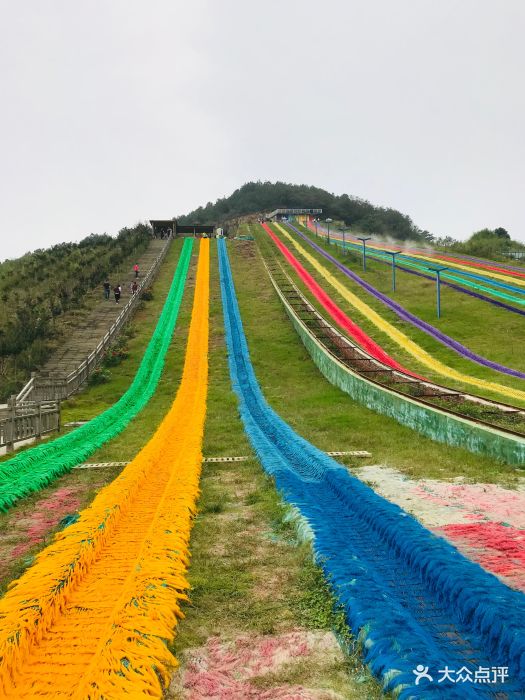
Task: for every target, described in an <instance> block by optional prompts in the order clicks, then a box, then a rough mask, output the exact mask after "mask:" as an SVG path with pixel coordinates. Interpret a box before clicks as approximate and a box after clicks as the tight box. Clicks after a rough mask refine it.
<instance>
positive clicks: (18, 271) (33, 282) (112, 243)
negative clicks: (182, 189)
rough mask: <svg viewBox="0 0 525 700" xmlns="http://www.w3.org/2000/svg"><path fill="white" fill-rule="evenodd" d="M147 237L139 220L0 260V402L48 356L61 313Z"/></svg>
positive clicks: (79, 300)
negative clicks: (114, 234) (115, 229)
mask: <svg viewBox="0 0 525 700" xmlns="http://www.w3.org/2000/svg"><path fill="white" fill-rule="evenodd" d="M150 239H151V233H150V229H149V228H148V227H147V226H146V225H144V224H139V225H137V226H135V227H134V228H124V229H122V230H121V231H120V233H119V234H118V236H117V237H115V238H112V237H111V236H108V235H105V234H104V235H91V236H88V237H87V238H85V239H84V240H82V241H80V243H60V244H59V245H55V246H53V247H52V248H48V249H42V250H36V251H34V252H33V253H28V254H27V255H24V256H23V257H21V258H17V259H15V260H6V261H5V262H3V263H2V264H0V299H1V300H2V304H1V306H0V401H1V400H5V398H6V397H7V396H9V395H10V394H11V393H13V392H16V391H17V390H18V389H19V388H20V386H21V385H22V383H23V382H24V381H25V380H26V379H27V376H28V374H29V373H30V372H31V371H32V370H34V369H35V368H36V367H37V366H38V365H41V364H42V363H43V362H44V361H45V360H46V359H47V357H48V356H49V353H50V351H51V348H52V347H53V345H54V343H55V342H56V341H57V339H58V338H60V336H61V325H62V324H61V320H62V317H63V315H64V314H67V313H68V312H69V313H71V312H74V311H75V310H77V309H80V308H82V307H84V306H85V304H86V294H87V293H88V292H89V291H90V290H92V289H94V288H95V287H97V286H98V285H100V284H101V282H102V281H103V279H104V278H105V276H106V275H107V274H108V273H110V272H115V271H118V269H119V267H120V266H121V265H122V263H123V262H124V261H125V260H127V259H128V258H129V257H130V256H138V255H140V254H141V253H142V252H143V251H144V250H145V249H146V248H147V246H148V244H149V241H150Z"/></svg>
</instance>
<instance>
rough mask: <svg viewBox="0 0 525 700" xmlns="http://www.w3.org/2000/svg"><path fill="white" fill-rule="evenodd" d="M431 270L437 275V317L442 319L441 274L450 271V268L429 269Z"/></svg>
mask: <svg viewBox="0 0 525 700" xmlns="http://www.w3.org/2000/svg"><path fill="white" fill-rule="evenodd" d="M428 269H429V270H432V272H435V273H436V304H437V317H438V318H441V273H442V272H443V271H444V270H448V269H449V268H448V267H429V268H428Z"/></svg>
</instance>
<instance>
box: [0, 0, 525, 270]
mask: <svg viewBox="0 0 525 700" xmlns="http://www.w3.org/2000/svg"><path fill="white" fill-rule="evenodd" d="M0 8H1V16H0V27H1V29H0V32H1V40H0V66H1V67H0V88H1V93H0V94H1V105H2V106H1V108H0V215H1V216H0V239H1V245H0V260H2V259H4V258H6V257H15V256H18V255H21V254H23V253H24V252H26V251H28V250H31V249H34V248H38V247H45V246H48V245H51V244H53V243H57V242H60V241H70V240H78V239H80V238H82V237H84V236H86V235H88V234H89V233H91V232H95V233H102V232H108V233H111V234H114V233H116V232H117V231H118V230H119V229H120V228H122V227H123V226H126V225H133V224H135V223H136V222H137V221H139V220H145V219H149V218H163V217H172V216H175V215H177V214H182V213H185V212H188V211H190V210H191V209H193V208H195V207H197V206H199V205H201V204H206V202H208V201H210V200H212V201H214V200H215V199H217V198H218V197H221V196H225V195H229V194H230V193H231V192H232V191H233V190H234V189H236V188H237V187H239V186H241V185H242V184H243V183H244V182H246V181H248V180H258V179H260V180H277V179H278V180H285V181H289V182H295V183H307V184H311V185H317V186H320V187H324V188H326V189H328V190H329V191H331V192H335V193H338V194H340V193H343V192H346V193H348V194H350V195H356V196H359V197H362V198H365V199H368V200H370V201H371V202H373V203H374V204H380V205H384V206H392V207H395V208H397V209H399V210H401V211H403V212H405V213H407V214H409V215H410V216H411V217H412V218H413V220H414V221H415V223H416V224H417V225H418V226H420V227H422V228H424V229H428V230H429V231H431V232H432V233H434V234H436V235H452V236H454V237H457V238H465V237H467V236H468V235H470V234H471V233H472V232H473V231H475V230H477V229H479V228H483V227H485V226H488V227H491V228H494V227H497V226H503V227H505V228H506V229H508V230H509V232H510V233H511V235H512V236H513V237H514V238H517V239H519V240H522V241H525V206H524V203H523V190H524V184H525V177H524V175H525V136H524V133H525V91H524V87H523V85H524V73H525V41H524V39H523V37H524V35H525V2H524V1H523V0H493V1H491V0H395V1H394V0H366V1H365V0H323V1H322V2H321V1H319V0H316V1H315V2H314V1H313V0H264V1H262V2H261V1H258V2H254V1H250V0H191V2H189V1H188V0H184V1H182V0H147V1H146V0H89V1H88V2H81V1H80V0H76V1H75V0H24V1H23V2H14V1H13V0H0ZM315 204H316V202H312V205H313V206H315Z"/></svg>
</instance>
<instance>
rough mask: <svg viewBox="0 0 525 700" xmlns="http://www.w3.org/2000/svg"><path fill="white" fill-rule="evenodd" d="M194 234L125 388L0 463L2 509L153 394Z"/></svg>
mask: <svg viewBox="0 0 525 700" xmlns="http://www.w3.org/2000/svg"><path fill="white" fill-rule="evenodd" d="M192 249H193V239H190V238H188V239H186V240H185V241H184V245H183V247H182V251H181V254H180V258H179V262H178V265H177V269H176V271H175V275H174V277H173V282H172V284H171V288H170V290H169V292H168V297H167V299H166V302H165V304H164V308H163V310H162V313H161V315H160V318H159V321H158V323H157V327H156V328H155V331H154V332H153V335H152V337H151V340H150V342H149V344H148V347H147V348H146V351H145V353H144V357H143V358H142V361H141V363H140V366H139V368H138V370H137V373H136V375H135V378H134V379H133V382H132V383H131V386H130V387H129V389H128V390H127V391H126V392H125V393H124V394H123V395H122V396H121V398H120V399H119V400H118V401H117V402H116V403H115V404H114V405H113V406H111V407H110V408H108V409H107V410H106V411H104V412H103V413H101V414H99V415H98V416H96V418H93V419H92V420H90V421H88V423H86V424H85V425H82V426H80V427H79V428H76V429H75V430H74V431H73V432H71V433H68V434H67V435H63V436H61V437H58V438H55V439H54V440H50V441H48V442H45V443H42V444H40V445H37V446H36V447H33V448H31V449H29V450H25V451H24V452H21V453H20V454H18V455H16V456H15V457H12V458H11V459H9V460H7V461H5V462H2V463H1V464H0V510H2V511H6V510H8V509H9V508H10V507H11V506H12V505H14V503H16V501H17V500H19V499H20V498H23V497H24V496H27V495H28V494H30V493H32V492H34V491H38V490H39V489H41V488H43V487H44V486H47V484H49V483H51V481H53V480H54V479H56V478H57V477H59V476H61V475H62V474H65V473H66V472H68V471H69V470H70V469H72V468H73V467H74V466H75V465H76V464H80V462H82V461H83V460H85V459H86V458H87V457H89V455H91V454H93V452H95V450H97V449H98V448H99V447H102V445H104V444H105V443H106V442H108V441H109V440H111V439H113V438H114V437H116V436H117V435H118V434H119V433H121V432H122V431H123V430H124V428H125V427H126V426H127V425H128V423H129V422H130V420H132V418H134V417H135V416H136V415H137V414H138V413H139V412H140V411H141V410H142V409H143V408H144V406H145V405H146V404H147V403H148V401H149V400H150V398H151V397H152V396H153V394H154V393H155V389H156V388H157V385H158V382H159V379H160V376H161V374H162V370H163V367H164V359H165V357H166V352H167V351H168V348H169V345H170V342H171V338H172V335H173V331H174V329H175V325H176V323H177V318H178V314H179V309H180V305H181V302H182V296H183V293H184V287H185V284H186V277H187V274H188V268H189V265H190V260H191V254H192Z"/></svg>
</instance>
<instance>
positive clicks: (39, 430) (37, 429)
mask: <svg viewBox="0 0 525 700" xmlns="http://www.w3.org/2000/svg"><path fill="white" fill-rule="evenodd" d="M35 422H36V425H35V437H36V438H37V439H38V440H40V438H41V437H42V401H39V402H38V415H35Z"/></svg>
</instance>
